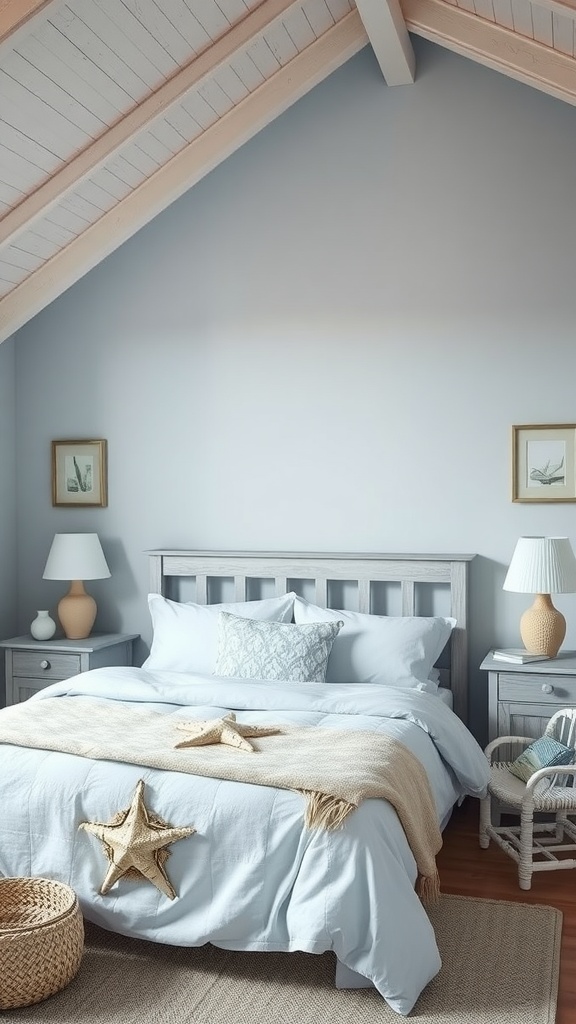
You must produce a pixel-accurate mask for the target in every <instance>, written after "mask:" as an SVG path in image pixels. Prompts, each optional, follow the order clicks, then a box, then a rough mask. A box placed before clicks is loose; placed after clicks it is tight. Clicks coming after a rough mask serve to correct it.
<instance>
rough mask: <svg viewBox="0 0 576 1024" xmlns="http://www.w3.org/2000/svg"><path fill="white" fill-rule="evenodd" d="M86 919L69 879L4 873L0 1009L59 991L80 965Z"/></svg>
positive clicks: (0, 917) (0, 904)
mask: <svg viewBox="0 0 576 1024" xmlns="http://www.w3.org/2000/svg"><path fill="white" fill-rule="evenodd" d="M83 949H84V921H83V919H82V913H81V911H80V906H79V904H78V898H77V896H76V893H75V892H74V890H73V889H71V888H70V886H69V885H64V884H63V883H62V882H54V881H52V880H51V879H49V878H0V1010H11V1009H13V1008H14V1007H17V1006H29V1005H30V1004H31V1003H39V1002H40V1001H41V1000H42V999H46V998H47V997H48V996H51V995H53V994H54V993H55V992H59V991H60V989H62V988H64V987H65V986H66V985H67V984H68V982H69V981H72V978H73V977H74V975H75V974H76V972H77V971H78V968H79V966H80V961H81V959H82V952H83Z"/></svg>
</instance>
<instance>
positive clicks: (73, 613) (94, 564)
mask: <svg viewBox="0 0 576 1024" xmlns="http://www.w3.org/2000/svg"><path fill="white" fill-rule="evenodd" d="M108 576H110V569H109V568H108V565H107V564H106V559H105V558H104V552H103V551H102V545H101V544H100V541H99V539H98V534H97V533H57V534H55V536H54V540H53V541H52V547H51V548H50V552H49V554H48V559H47V562H46V568H45V569H44V575H43V577H42V578H43V579H45V580H70V590H69V591H68V593H67V594H65V596H64V597H63V598H61V600H60V602H59V604H58V618H59V619H60V623H61V625H62V629H63V630H64V633H65V635H66V636H67V637H68V639H69V640H83V639H84V638H85V637H87V636H90V631H91V629H92V626H93V625H94V620H95V618H96V601H95V600H94V598H93V597H91V595H90V594H87V593H86V591H85V589H84V583H83V581H84V580H103V579H106V578H107V577H108Z"/></svg>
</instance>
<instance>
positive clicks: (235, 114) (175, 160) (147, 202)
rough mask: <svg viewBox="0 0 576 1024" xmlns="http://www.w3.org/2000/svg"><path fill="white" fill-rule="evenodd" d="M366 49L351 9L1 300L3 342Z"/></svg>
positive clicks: (364, 38) (360, 24) (0, 316)
mask: <svg viewBox="0 0 576 1024" xmlns="http://www.w3.org/2000/svg"><path fill="white" fill-rule="evenodd" d="M367 43H368V37H367V35H366V32H365V30H364V26H363V25H362V22H361V20H360V16H359V14H358V12H357V11H356V10H354V11H351V12H350V14H348V15H346V16H345V17H344V18H343V19H342V20H341V21H339V22H338V23H337V24H336V25H334V27H333V28H331V29H329V30H328V32H326V33H325V34H324V35H323V36H321V37H320V38H319V39H318V40H316V42H314V43H312V44H311V45H310V46H308V47H307V48H306V49H305V50H303V51H302V52H301V53H299V54H298V56H297V57H295V58H294V59H293V60H292V61H291V62H290V63H289V64H287V65H286V66H285V67H283V68H280V70H279V71H277V72H276V73H275V74H274V75H273V76H272V77H271V78H270V79H268V80H267V81H266V82H264V83H263V84H262V85H261V86H259V88H258V89H256V90H255V91H254V92H253V93H250V95H249V96H247V97H246V98H245V99H244V100H242V101H241V102H240V103H239V104H238V105H237V106H236V107H233V108H232V110H230V111H229V113H227V114H225V115H224V117H222V118H221V119H220V120H219V121H217V122H216V123H215V124H214V125H212V127H211V128H208V129H207V130H206V131H205V132H204V133H203V134H202V135H200V136H199V137H198V138H196V139H194V140H193V141H192V142H190V143H189V144H188V145H187V146H186V148H185V149H183V150H181V152H180V153H177V154H176V155H175V156H173V157H172V159H171V160H170V161H169V162H168V163H167V164H165V165H164V167H161V168H159V170H158V171H156V173H155V174H154V175H152V177H150V178H148V179H147V180H146V181H144V182H142V184H141V185H139V186H138V188H136V189H135V190H134V191H133V192H131V193H130V195H128V196H127V197H126V199H123V200H122V201H121V202H120V203H119V204H118V205H117V206H116V207H114V209H112V210H110V211H109V213H105V214H103V216H102V217H101V218H100V220H99V221H97V222H96V223H95V224H93V225H92V226H91V227H89V228H87V230H86V231H85V232H84V233H83V234H82V235H80V236H79V237H78V238H76V239H75V240H74V241H73V242H71V243H70V245H68V246H67V247H66V248H65V249H61V250H60V252H58V253H56V255H55V256H53V257H52V259H50V260H48V262H47V263H45V264H44V265H43V266H42V267H40V268H39V269H38V270H37V271H35V272H34V273H32V274H31V275H30V277H28V278H27V279H26V280H25V281H23V282H22V284H20V285H18V286H17V287H16V288H14V290H13V291H11V292H9V293H8V295H6V296H5V298H3V299H2V300H0V342H2V341H5V340H6V339H7V338H8V337H10V335H12V334H13V333H14V332H15V331H16V330H18V329H19V328H20V327H22V326H23V325H24V324H25V323H27V321H28V320H31V319H32V317H33V316H35V315H36V314H37V313H39V312H40V311H41V310H42V309H44V307H45V306H47V305H49V303H50V302H52V301H53V300H54V299H56V298H58V296H59V295H61V294H62V293H63V292H64V291H66V289H67V288H69V287H70V286H71V285H73V284H74V283H75V282H76V281H78V280H79V279H80V278H81V277H83V276H84V274H86V273H88V271H89V270H91V269H92V267H94V266H96V265H97V264H98V263H100V262H101V261H102V260H103V259H105V257H106V256H108V255H109V254H110V253H111V252H114V250H115V249H117V248H118V247H119V246H120V245H122V243H123V242H125V241H126V240H127V239H128V238H131V236H132V235H134V234H135V233H136V231H138V230H139V229H140V228H141V227H143V226H144V225H145V224H148V223H149V222H150V221H151V220H153V218H154V217H156V216H157V214H159V213H161V212H162V210H164V209H166V207H167V206H169V205H170V204H171V203H173V202H174V200H176V199H178V198H179V197H180V196H181V195H183V193H184V192H186V191H188V189H189V188H191V187H192V185H195V184H196V182H198V181H200V179H201V178H203V177H204V176H205V175H206V174H208V173H209V172H210V171H211V170H213V168H214V167H217V166H218V164H220V163H221V162H222V161H223V160H225V159H226V158H227V157H228V156H230V155H231V154H232V153H234V152H235V150H237V149H239V147H240V146H242V145H244V143H245V142H247V141H248V140H249V139H251V138H252V137H253V136H254V135H256V134H257V133H258V132H259V131H260V130H261V129H262V128H265V127H266V125H268V124H270V122H271V121H273V120H274V119H275V118H276V117H278V116H279V115H280V114H282V113H283V112H284V111H285V110H287V109H288V107H290V106H291V105H292V104H293V103H295V102H296V101H297V100H299V99H300V98H301V97H302V96H304V95H305V94H306V93H307V92H309V91H310V90H311V89H313V88H314V87H315V86H316V85H318V83H319V82H321V81H323V80H324V79H325V78H327V77H328V76H329V75H331V74H332V72H334V71H336V69H337V68H339V67H340V66H341V65H342V64H344V63H345V62H346V61H347V60H349V59H350V58H351V57H353V56H354V55H355V54H356V53H358V51H359V50H361V49H362V48H363V47H364V46H366V45H367Z"/></svg>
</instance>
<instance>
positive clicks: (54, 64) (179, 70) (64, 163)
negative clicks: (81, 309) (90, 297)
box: [0, 0, 576, 341]
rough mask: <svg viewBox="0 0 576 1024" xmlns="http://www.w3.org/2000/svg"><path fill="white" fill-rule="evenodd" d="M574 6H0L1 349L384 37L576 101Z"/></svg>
mask: <svg viewBox="0 0 576 1024" xmlns="http://www.w3.org/2000/svg"><path fill="white" fill-rule="evenodd" d="M575 20H576V0H575V2H567V0H562V2H561V0H458V2H456V0H357V3H354V0H67V2H64V0H0V341H3V340H5V339H6V338H7V337H8V336H9V335H11V334H12V333H13V332H14V331H15V330H17V329H18V328H19V327H21V326H22V325H23V324H24V323H26V322H27V321H28V320H29V319H30V318H31V317H33V316H34V315H35V314H36V313H38V312H39V311H40V310H41V309H43V308H44V307H45V306H46V305H48V304H49V303H50V302H51V301H52V300H53V299H55V298H56V297H57V296H58V295H60V294H61V293H62V292H63V291H65V289H66V288H68V287H69V286H70V285H71V284H73V283H74V282H75V281H77V280H78V279H79V278H80V277H81V276H82V275H83V274H85V273H87V271H88V270H90V269H91V268H92V267H93V266H95V265H96V264H97V263H99V262H100V260H102V259H104V257H105V256H107V255H108V254H109V253H111V252H112V251H113V250H114V249H116V248H117V247H118V246H119V245H121V244H122V242H124V241H125V240H126V239H127V238H129V237H130V236H131V235H132V234H134V233H135V232H136V231H137V230H138V229H139V228H140V227H142V226H143V225H144V224H146V223H148V222H149V221H150V220H152V218H153V217H155V216H156V215H157V214H158V213H160V212H161V211H162V210H163V209H165V208H166V207H167V206H168V205H169V204H170V203H172V202H173V201H174V200H175V199H177V198H178V197H179V196H180V195H182V194H183V193H184V192H185V191H186V190H187V189H188V188H190V187H191V186H192V185H194V184H195V183H196V182H197V181H198V180H199V179H200V178H202V177H203V176H204V175H205V174H207V173H208V172H209V171H210V170H211V169H212V168H213V167H215V166H216V165H217V164H219V163H220V162H221V161H222V160H224V159H226V157H227V156H229V155H230V154H231V153H232V152H234V150H236V149H237V148H238V147H239V146H241V145H242V144H243V143H244V142H246V141H247V140H248V139H249V138H251V137H252V136H253V135H255V134H256V133H257V132H258V131H260V129H261V128H263V127H264V126H265V125H267V124H269V123H270V121H272V120H273V119H274V118H275V117H277V116H278V115H279V114H281V113H282V112H283V111H284V110H286V108H287V107H289V106H290V105H291V104H292V103H294V102H295V101H296V100H297V99H299V98H300V97H301V96H303V95H304V94H305V93H306V92H308V90H310V89H312V88H313V87H314V86H315V85H316V84H318V82H320V81H322V80H323V79H324V78H326V77H327V76H328V75H330V74H331V73H332V72H333V71H334V70H336V68H338V67H340V65H341V64H343V63H344V62H345V61H347V60H348V59H349V58H350V57H352V56H353V55H354V54H355V53H357V52H358V50H360V49H361V48H362V47H363V46H365V45H366V44H367V43H368V42H370V44H371V46H372V47H373V50H374V53H375V55H376V58H377V60H378V63H379V65H380V68H381V69H382V74H383V77H384V80H385V81H386V83H387V85H389V86H397V87H401V86H404V87H409V86H410V83H411V82H413V81H414V79H415V75H416V72H417V69H416V68H415V58H414V52H413V49H412V45H411V42H410V35H409V33H410V32H412V33H415V34H417V35H421V36H423V37H425V38H426V39H429V40H431V41H432V42H435V43H438V44H440V45H442V46H446V47H448V48H449V49H451V50H454V51H456V52H457V53H460V54H462V55H463V56H465V57H468V58H470V59H471V60H474V61H477V62H479V63H482V64H485V65H487V66H488V67H491V68H494V69H495V70H497V71H500V72H502V73H504V74H506V75H509V76H511V77H513V78H516V79H518V80H520V81H522V82H524V83H526V84H527V85H530V86H532V87H534V88H537V89H541V90H543V91H545V92H547V93H550V94H551V95H553V96H555V97H557V98H558V99H561V100H564V101H566V102H568V103H572V104H574V103H576V57H575V53H576V49H575V45H576V40H575V33H574V23H575Z"/></svg>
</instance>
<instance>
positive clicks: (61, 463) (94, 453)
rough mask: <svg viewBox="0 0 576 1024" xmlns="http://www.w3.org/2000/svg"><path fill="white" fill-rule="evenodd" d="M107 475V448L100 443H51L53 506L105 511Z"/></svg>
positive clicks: (65, 441)
mask: <svg viewBox="0 0 576 1024" xmlns="http://www.w3.org/2000/svg"><path fill="white" fill-rule="evenodd" d="M107 475H108V470H107V444H106V441H104V440H103V439H99V440H96V441H91V440H80V441H75V440H74V441H73V440H61V441H52V504H53V505H55V506H58V507H59V508H105V507H106V506H107V504H108V480H107Z"/></svg>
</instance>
